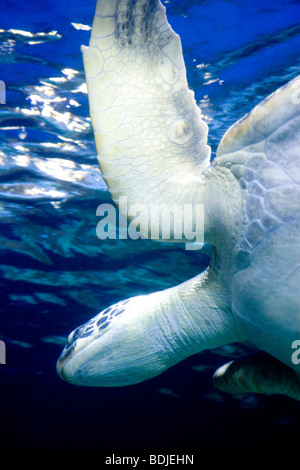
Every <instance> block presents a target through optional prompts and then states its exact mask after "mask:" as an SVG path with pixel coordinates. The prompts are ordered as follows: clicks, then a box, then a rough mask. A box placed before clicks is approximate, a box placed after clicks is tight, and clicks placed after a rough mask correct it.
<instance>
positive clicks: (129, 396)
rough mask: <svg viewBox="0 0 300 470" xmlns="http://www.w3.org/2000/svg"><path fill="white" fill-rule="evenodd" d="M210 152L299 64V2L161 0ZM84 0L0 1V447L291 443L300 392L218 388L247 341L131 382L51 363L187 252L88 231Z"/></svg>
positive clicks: (177, 273) (87, 14)
mask: <svg viewBox="0 0 300 470" xmlns="http://www.w3.org/2000/svg"><path fill="white" fill-rule="evenodd" d="M165 4H166V6H167V11H168V17H169V21H170V23H171V24H172V26H173V29H175V30H176V32H177V33H179V34H180V36H181V39H182V43H183V51H184V56H185V61H186V67H187V75H188V80H189V84H190V87H191V88H192V89H193V90H194V91H195V96H196V99H197V102H198V104H199V105H200V106H201V109H202V112H203V114H204V118H205V120H206V121H207V123H208V125H209V128H210V131H209V143H210V145H211V146H212V150H213V154H214V152H215V150H216V147H217V145H218V142H219V140H220V138H221V137H222V135H223V133H224V131H225V130H226V129H227V128H228V127H229V126H230V125H231V124H233V123H234V122H235V121H236V120H237V119H239V118H240V117H241V116H242V115H243V114H245V113H246V112H248V111H249V110H250V109H251V108H252V107H253V106H254V105H255V104H256V103H258V102H259V101H260V100H261V99H262V98H264V97H265V96H267V95H268V94H269V93H271V92H272V91H274V90H275V89H276V88H278V87H279V86H281V85H282V84H284V83H286V82H287V81H289V80H290V79H292V78H294V77H295V76H297V75H298V74H299V70H300V68H299V66H300V54H299V52H300V27H299V24H300V4H299V2H298V1H287V0H285V1H283V0H281V1H278V0H276V1H275V2H270V1H269V0H259V1H258V0H251V2H249V1H246V0H231V1H230V0H227V1H226V0H223V1H221V0H215V1H214V0H207V1H200V0H199V1H196V0H189V1H188V0H186V1H183V0H181V1H179V0H178V1H176V0H170V1H168V2H165ZM94 8H95V1H92V0H89V1H85V2H82V1H78V0H72V1H71V0H61V1H57V0H47V1H46V0H41V1H39V2H36V1H35V2H34V1H33V0H28V1H27V2H24V1H21V0H6V2H5V6H4V7H3V6H2V8H1V17H0V79H1V80H3V81H4V82H5V83H6V88H7V90H6V91H7V93H6V105H4V104H1V105H0V208H1V219H0V224H1V225H0V230H1V231H0V256H1V257H0V274H1V277H0V288H1V310H0V335H1V336H0V339H2V340H4V341H5V344H6V352H7V359H6V364H3V365H0V384H1V388H0V397H1V400H0V403H1V405H0V407H1V409H0V423H1V427H0V433H1V434H0V448H1V449H6V450H8V449H54V450H56V449H78V450H84V449H97V450H103V449H104V450H112V451H117V450H118V449H125V450H126V449H145V450H146V449H149V450H154V449H156V450H157V449H173V450H176V449H177V450H178V449H184V450H190V451H191V452H194V453H195V454H197V453H198V454H199V455H200V453H201V452H202V451H203V450H214V449H217V450H218V449H229V450H235V449H237V448H242V449H243V448H251V449H257V448H264V449H268V450H270V449H273V448H280V449H289V448H291V449H292V448H293V447H294V445H295V442H296V438H297V436H299V430H300V408H299V403H297V402H294V401H292V400H289V399H287V398H285V397H278V396H273V397H266V396H260V395H255V396H254V395H248V396H244V397H234V396H230V395H226V394H223V393H221V392H218V391H217V390H215V389H214V388H213V386H212V384H211V377H212V374H213V372H214V370H215V369H216V368H217V367H218V366H220V365H222V364H223V363H225V362H227V361H228V360H229V359H232V358H234V357H239V356H240V355H242V354H245V353H247V352H248V347H247V346H243V345H233V346H228V347H224V348H219V349H218V350H216V351H209V352H204V353H202V354H199V355H197V356H194V357H192V358H189V359H188V360H186V361H184V362H182V363H181V364H179V365H178V366H176V367H174V368H173V369H171V370H169V371H167V372H166V373H164V374H162V375H161V376H159V377H157V378H155V379H152V380H150V381H148V382H145V383H143V384H139V385H135V386H130V387H126V388H120V389H119V388H115V389H85V388H79V387H74V386H71V385H69V384H66V383H64V382H63V381H61V379H59V377H58V376H57V375H56V371H55V364H56V360H57V358H58V356H59V354H60V352H61V350H62V347H63V344H64V342H65V339H66V337H67V335H68V334H69V332H70V331H71V330H72V329H74V327H76V326H78V325H79V324H81V323H83V322H85V321H87V320H88V319H89V318H91V317H92V316H94V315H95V314H96V313H98V311H100V310H102V309H104V308H105V307H107V306H109V305H110V304H112V303H114V302H117V301H118V300H121V299H123V298H126V297H130V296H132V295H136V294H141V293H148V292H152V291H154V290H158V289H163V288H166V287H169V286H172V285H176V284H178V283H179V282H181V281H184V280H185V279H188V278H191V277H192V276H194V275H196V274H197V273H199V272H200V271H202V270H203V269H204V268H205V266H206V265H207V262H208V258H207V257H206V256H205V255H203V254H201V253H200V252H188V251H185V250H184V246H175V247H173V246H170V245H164V244H161V243H154V242H153V243H152V242H150V241H147V240H138V241H132V240H130V239H128V240H115V241H112V240H108V241H100V240H98V238H97V237H96V224H97V222H98V220H97V217H96V209H97V207H98V205H99V204H101V203H102V202H104V201H105V202H107V201H110V196H109V193H108V192H107V190H106V186H105V184H104V182H103V180H102V177H101V172H100V170H99V168H98V165H97V161H96V155H95V147H94V141H93V136H92V131H91V126H90V120H89V115H88V106H87V95H86V92H85V89H84V86H83V84H84V74H83V66H82V60H81V53H80V45H81V44H88V40H89V35H90V31H89V26H90V25H91V22H92V19H93V14H94Z"/></svg>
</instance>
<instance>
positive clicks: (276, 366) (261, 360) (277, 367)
mask: <svg viewBox="0 0 300 470" xmlns="http://www.w3.org/2000/svg"><path fill="white" fill-rule="evenodd" d="M213 383H214V385H215V387H216V388H218V389H219V390H222V391H224V392H228V393H240V394H241V393H263V394H266V395H275V394H280V395H286V396H288V397H290V398H294V399H295V400H300V379H299V376H297V373H296V372H295V371H294V370H293V369H291V368H290V367H288V366H287V365H285V364H283V363H282V362H280V361H278V360H277V359H275V358H274V357H273V356H270V355H269V354H267V353H265V352H262V351H259V352H257V353H254V354H251V355H250V356H248V357H246V358H241V359H237V360H236V361H231V362H229V363H227V364H224V365H223V366H221V367H219V369H217V370H216V372H215V374H214V376H213Z"/></svg>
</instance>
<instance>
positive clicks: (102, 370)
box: [57, 0, 300, 400]
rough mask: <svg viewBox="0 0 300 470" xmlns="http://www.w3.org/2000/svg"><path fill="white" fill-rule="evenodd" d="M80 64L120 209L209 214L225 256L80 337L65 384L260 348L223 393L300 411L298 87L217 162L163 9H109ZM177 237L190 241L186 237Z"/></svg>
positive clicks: (257, 113) (128, 2)
mask: <svg viewBox="0 0 300 470" xmlns="http://www.w3.org/2000/svg"><path fill="white" fill-rule="evenodd" d="M82 53H83V61H84V68H85V74H86V82H87V89H88V96H89V106H90V116H91V121H92V125H93V129H94V135H95V142H96V148H97V154H98V159H99V163H100V167H101V169H102V172H103V177H104V179H105V181H106V183H107V186H108V188H109V191H110V193H111V196H112V199H113V200H114V201H115V202H116V203H117V204H118V202H119V200H120V197H121V196H122V197H126V198H127V201H128V205H131V206H132V205H136V204H137V205H139V204H140V205H141V204H142V205H143V207H150V206H151V207H153V205H154V207H158V208H159V207H161V206H160V205H162V204H163V205H166V206H168V207H169V206H172V204H175V205H176V207H177V209H178V207H179V208H180V207H184V206H187V205H189V206H191V205H192V207H194V206H196V205H197V204H200V205H202V207H203V208H204V241H205V243H208V244H210V246H212V247H213V255H212V257H211V262H210V265H209V267H208V268H207V269H206V270H205V271H204V272H203V273H201V274H199V275H198V276H196V277H194V278H193V279H190V280H187V281H186V282H184V283H182V284H180V285H178V286H176V287H172V288H169V289H166V290H164V291H159V292H154V293H151V294H148V295H139V296H136V297H132V298H130V299H127V300H124V301H121V302H119V303H118V304H116V305H113V306H111V307H109V308H107V309H106V310H104V311H102V312H101V313H99V314H98V315H97V316H95V317H94V318H93V319H91V320H90V321H88V322H87V323H86V324H84V325H82V326H79V327H78V328H77V329H75V330H74V331H73V332H72V333H71V334H70V336H69V338H68V344H67V346H66V347H65V349H64V350H63V352H62V354H61V356H60V358H59V360H58V363H57V371H58V373H59V375H60V376H61V377H62V378H63V379H64V380H66V381H68V382H70V383H73V384H78V385H87V386H99V387H100V386H123V385H129V384H134V383H138V382H141V381H144V380H146V379H149V378H151V377H154V376H156V375H158V374H160V373H161V372H163V371H165V370H166V369H168V368H169V367H171V366H173V365H174V364H176V363H178V362H179V361H181V360H183V359H184V358H186V357H188V356H190V355H192V354H195V353H199V352H200V351H202V350H205V349H212V348H217V347H219V346H222V345H226V344H229V343H234V342H244V341H249V342H250V343H252V344H253V345H255V347H256V348H257V350H258V352H255V353H254V354H253V355H250V356H247V357H246V358H241V359H238V360H236V361H233V362H231V363H229V364H225V365H224V366H222V367H220V368H219V369H218V370H217V371H216V373H215V374H214V379H213V381H214V383H215V385H216V386H217V387H218V388H220V389H221V390H224V391H228V392H260V393H266V394H273V393H279V394H283V395H287V396H289V397H293V398H295V399H298V400H300V380H299V378H300V371H299V369H300V365H299V362H300V360H298V359H299V357H300V351H299V350H298V349H297V348H299V345H300V290H299V287H300V236H299V234H300V104H299V103H300V77H299V78H295V79H294V80H292V81H291V82H289V83H288V84H286V85H285V86H283V87H282V88H280V89H278V90H276V91H275V92H274V93H273V94H272V95H270V96H269V97H268V98H267V99H265V100H264V101H263V102H261V103H260V104H258V105H257V106H255V108H254V109H253V110H252V111H251V112H250V113H249V114H248V115H246V116H245V117H243V118H242V119H241V120H239V121H238V122H237V123H236V124H234V125H233V126H232V127H231V128H230V129H229V130H228V131H227V132H226V134H225V135H224V137H223V138H222V140H221V142H220V144H219V146H218V149H217V153H216V158H215V159H213V161H211V151H210V148H209V146H208V145H207V133H208V128H207V125H206V123H205V122H204V121H203V120H202V118H201V112H200V110H199V108H198V107H197V105H196V103H195V99H194V93H193V92H192V91H191V90H189V88H188V84H187V80H186V70H185V65H184V61H183V55H182V48H181V42H180V38H179V36H178V35H176V34H175V33H174V32H173V30H172V29H171V27H170V25H169V24H168V21H167V18H166V10H165V7H163V6H162V4H161V3H160V1H159V0H98V3H97V7H96V13H95V18H94V22H93V26H92V32H91V39H90V44H89V47H85V46H82ZM155 205H156V206H155ZM177 209H176V210H177ZM128 214H129V212H128ZM128 214H127V215H128ZM151 220H152V219H151ZM172 220H173V219H172ZM174 220H175V216H174ZM149 224H150V222H149V221H148V226H147V227H146V229H145V230H144V232H145V233H144V234H145V236H149ZM172 230H173V231H175V227H174V226H172ZM177 235H178V233H177ZM152 238H155V237H152ZM156 238H158V239H161V240H165V239H166V238H167V236H166V235H165V232H163V231H160V232H159V233H158V235H157V234H156ZM177 238H178V239H179V240H181V241H186V237H185V233H184V232H183V230H182V232H181V233H180V236H179V237H178V236H177ZM204 246H207V245H204ZM293 348H296V349H293ZM298 352H299V355H298ZM293 357H294V359H295V360H293Z"/></svg>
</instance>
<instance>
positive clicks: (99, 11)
mask: <svg viewBox="0 0 300 470" xmlns="http://www.w3.org/2000/svg"><path fill="white" fill-rule="evenodd" d="M82 52H83V60H84V68H85V74H86V82H87V88H88V95H89V106H90V116H91V120H92V125H93V129H94V133H95V142H96V148H97V154H98V159H99V163H100V167H101V170H102V172H103V176H104V179H105V181H106V183H107V185H108V188H109V191H110V193H111V195H112V198H113V200H114V201H115V202H116V204H119V197H120V196H126V197H127V206H131V207H132V206H133V205H134V204H139V205H140V204H143V205H146V206H147V207H150V205H157V206H159V207H163V206H164V205H166V206H167V207H172V206H173V205H174V204H177V205H179V206H181V207H182V206H183V205H184V204H195V201H197V203H201V199H202V198H201V193H200V191H201V180H202V177H201V175H202V174H203V173H204V172H205V170H206V169H207V168H208V167H209V165H210V148H209V147H208V146H207V132H208V128H207V125H206V123H204V122H203V120H202V119H201V112H200V109H199V108H198V107H197V105H196V103H195V100H194V93H193V92H192V91H191V90H189V89H188V84H187V79H186V70H185V65H184V61H183V55H182V48H181V42H180V38H179V36H178V35H176V34H175V33H174V32H173V31H172V29H171V27H170V25H169V24H168V22H167V18H166V14H165V8H164V7H163V6H162V5H161V3H160V1H159V0H137V1H136V0H135V1H133V0H98V2H97V8H96V13H95V18H94V22H93V27H92V34H91V39H90V44H89V47H88V48H87V47H85V46H82ZM137 208H138V207H137ZM120 210H121V212H122V207H120ZM128 212H129V211H128ZM124 215H125V216H126V215H127V213H125V214H124ZM149 224H150V222H149ZM143 235H145V236H149V232H148V233H144V234H143ZM180 235H181V234H180ZM152 238H164V236H163V235H162V234H161V233H160V234H159V236H158V237H155V236H154V237H152ZM177 238H178V239H179V238H181V237H180V236H179V237H177ZM182 238H183V239H184V238H185V237H184V236H183V235H182Z"/></svg>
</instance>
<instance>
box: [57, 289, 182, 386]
mask: <svg viewBox="0 0 300 470" xmlns="http://www.w3.org/2000/svg"><path fill="white" fill-rule="evenodd" d="M153 295H154V298H153ZM157 314H161V305H160V300H159V293H155V294H150V295H147V296H137V297H133V298H130V299H127V300H124V301H121V302H119V303H117V304H115V305H113V306H111V307H109V308H107V309H106V310H104V311H102V312H100V313H99V314H98V315H97V316H95V317H94V318H92V319H91V320H90V321H88V322H87V323H85V324H84V325H81V326H79V327H78V328H76V329H75V330H74V331H73V332H72V333H71V334H70V335H69V337H68V343H67V345H66V347H65V348H64V350H63V351H62V353H61V355H60V357H59V359H58V362H57V372H58V374H59V376H60V377H61V378H62V379H64V380H65V381H67V382H70V383H72V384H75V385H86V386H95V387H110V386H113V387H116V386H124V385H130V384H134V383H138V382H142V381H144V380H146V379H149V378H151V377H154V376H156V375H158V374H159V373H161V372H162V371H163V370H165V369H167V368H168V367H170V365H172V363H174V357H171V356H172V354H171V351H172V348H171V346H170V345H169V344H168V343H167V341H165V339H164V335H163V334H162V330H161V324H160V325H158V322H157V316H158V315H157ZM179 360H181V358H178V360H175V362H178V361H179Z"/></svg>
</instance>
